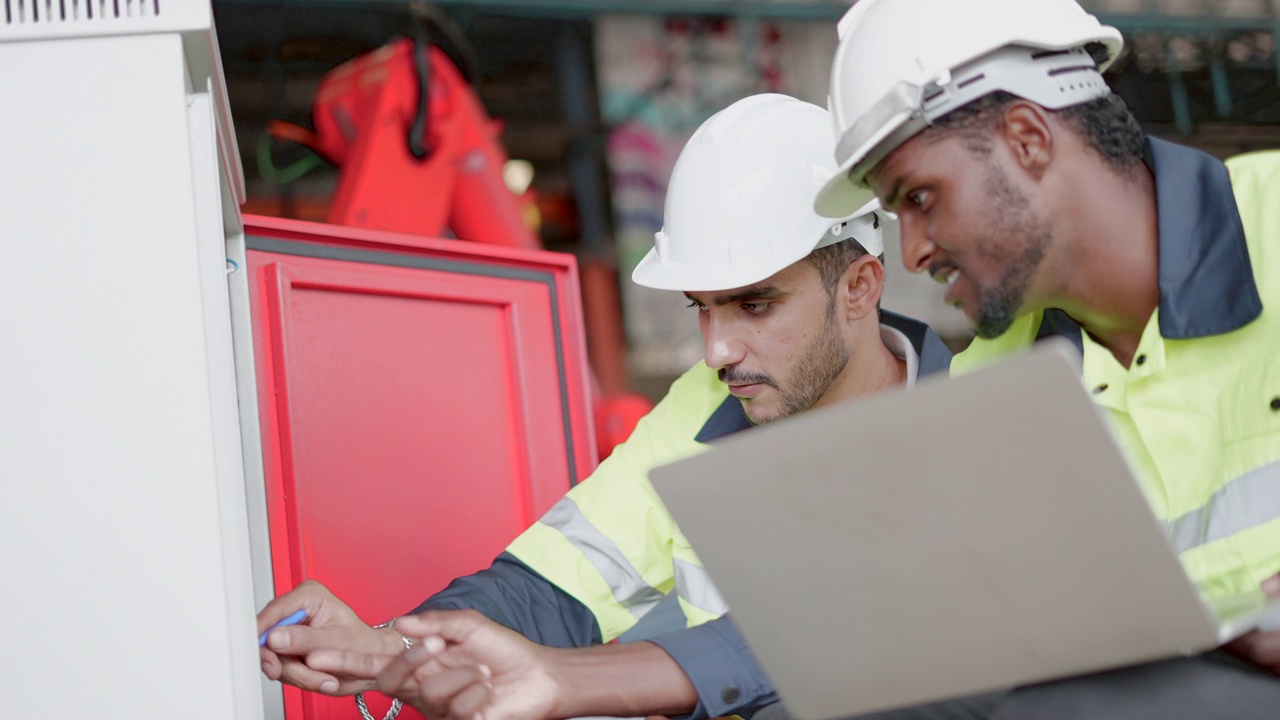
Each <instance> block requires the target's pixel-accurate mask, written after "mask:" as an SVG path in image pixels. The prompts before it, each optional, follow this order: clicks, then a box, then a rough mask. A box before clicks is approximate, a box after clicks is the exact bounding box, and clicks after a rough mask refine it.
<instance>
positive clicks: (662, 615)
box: [618, 398, 736, 643]
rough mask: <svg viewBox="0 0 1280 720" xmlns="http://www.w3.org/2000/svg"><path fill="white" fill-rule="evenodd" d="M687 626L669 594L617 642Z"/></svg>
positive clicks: (676, 601) (657, 634)
mask: <svg viewBox="0 0 1280 720" xmlns="http://www.w3.org/2000/svg"><path fill="white" fill-rule="evenodd" d="M735 400H736V398H735ZM688 625H689V620H688V618H686V617H685V616H684V608H682V607H680V601H679V600H678V599H677V598H676V594H675V593H669V594H667V596H666V597H664V598H662V602H660V603H658V604H657V605H656V606H654V608H653V610H650V611H649V614H648V615H645V616H644V617H643V618H641V619H640V620H637V621H636V624H635V625H632V626H631V629H630V630H628V631H626V632H624V633H622V634H621V635H619V636H618V642H624V643H628V642H638V641H640V640H652V639H653V638H656V637H661V636H663V635H666V634H667V633H673V632H676V631H677V630H683V629H685V628H686V627H688Z"/></svg>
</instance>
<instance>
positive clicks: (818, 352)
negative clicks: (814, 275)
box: [720, 295, 850, 425]
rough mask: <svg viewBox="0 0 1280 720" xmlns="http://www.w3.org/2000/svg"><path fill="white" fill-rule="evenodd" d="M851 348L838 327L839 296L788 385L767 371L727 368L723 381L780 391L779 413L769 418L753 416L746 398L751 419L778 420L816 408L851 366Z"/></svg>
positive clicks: (722, 373)
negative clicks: (756, 384)
mask: <svg viewBox="0 0 1280 720" xmlns="http://www.w3.org/2000/svg"><path fill="white" fill-rule="evenodd" d="M849 356H850V351H849V347H848V345H847V344H846V343H845V341H844V338H843V337H841V336H840V333H839V332H838V330H837V329H836V315H835V296H834V295H833V296H832V297H831V300H830V302H828V304H827V316H826V319H825V320H824V322H823V324H822V332H821V334H819V336H818V337H816V338H814V340H813V342H811V343H810V344H809V346H808V347H807V348H805V350H804V354H803V355H801V356H800V359H799V360H798V361H797V362H796V368H795V370H794V371H793V372H792V373H791V377H790V378H789V379H788V382H787V383H786V386H785V387H784V386H781V385H779V384H778V383H777V381H775V380H774V379H773V378H772V377H770V376H768V375H764V374H751V375H748V374H734V373H733V372H732V371H729V370H728V369H727V368H726V369H721V370H720V379H721V380H722V381H726V382H727V381H732V382H734V383H735V384H737V383H762V384H765V385H769V386H771V387H773V388H774V389H775V390H777V391H778V395H779V396H780V397H779V408H778V412H777V413H776V414H774V415H772V416H769V417H763V418H753V417H751V415H750V414H749V413H748V412H747V406H748V403H750V402H751V401H750V400H749V399H748V400H743V402H742V406H743V407H742V412H743V415H745V416H746V418H747V422H749V423H751V424H752V425H760V424H763V423H767V422H773V421H774V420H781V419H782V418H785V417H790V416H791V415H795V414H796V413H800V412H804V411H805V410H808V409H809V408H811V407H813V406H814V404H816V403H817V402H818V401H819V400H821V399H822V396H823V395H826V394H827V390H829V389H831V385H832V384H833V383H834V382H835V381H836V379H837V378H839V377H840V374H841V373H843V372H844V369H845V367H847V366H848V365H849Z"/></svg>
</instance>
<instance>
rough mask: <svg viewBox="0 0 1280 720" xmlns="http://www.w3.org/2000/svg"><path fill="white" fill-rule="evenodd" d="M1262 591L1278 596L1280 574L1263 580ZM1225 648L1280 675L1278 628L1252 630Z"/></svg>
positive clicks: (1270, 596) (1270, 595)
mask: <svg viewBox="0 0 1280 720" xmlns="http://www.w3.org/2000/svg"><path fill="white" fill-rule="evenodd" d="M1262 591H1263V592H1265V593H1266V594H1267V597H1269V598H1275V597H1280V575H1273V576H1271V577H1269V578H1267V579H1266V580H1263V581H1262ZM1226 648H1227V650H1230V651H1231V652H1233V653H1235V654H1236V655H1238V656H1240V657H1241V658H1243V659H1245V660H1248V661H1249V662H1251V663H1253V664H1254V665H1257V666H1259V667H1262V668H1264V669H1266V670H1270V671H1271V672H1273V673H1275V674H1277V675H1280V630H1254V631H1253V632H1251V633H1247V634H1245V635H1241V636H1240V637H1238V638H1236V639H1235V640H1232V641H1231V642H1229V643H1227V644H1226Z"/></svg>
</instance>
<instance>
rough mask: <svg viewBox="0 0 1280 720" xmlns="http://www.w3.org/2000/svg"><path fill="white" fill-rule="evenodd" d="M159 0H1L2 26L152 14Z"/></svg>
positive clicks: (120, 18)
mask: <svg viewBox="0 0 1280 720" xmlns="http://www.w3.org/2000/svg"><path fill="white" fill-rule="evenodd" d="M159 14H160V0H4V22H5V24H6V25H35V24H45V23H52V22H56V23H64V22H77V21H81V20H122V19H129V18H144V17H155V16H157V15H159Z"/></svg>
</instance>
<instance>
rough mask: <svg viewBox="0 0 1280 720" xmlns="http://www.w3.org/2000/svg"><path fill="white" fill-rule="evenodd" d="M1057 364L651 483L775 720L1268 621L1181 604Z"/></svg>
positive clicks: (1017, 364)
mask: <svg viewBox="0 0 1280 720" xmlns="http://www.w3.org/2000/svg"><path fill="white" fill-rule="evenodd" d="M1074 355H1075V351H1074V350H1072V349H1069V346H1068V345H1067V344H1066V343H1065V342H1049V343H1041V344H1040V345H1038V346H1037V347H1036V348H1035V349H1034V350H1032V351H1030V352H1028V353H1026V354H1023V355H1021V356H1019V357H1017V358H1015V359H1012V360H1009V361H1006V362H1003V363H1000V364H997V365H995V366H992V367H990V368H987V369H984V370H981V371H978V372H975V373H972V374H969V375H965V376H962V377H959V378H956V379H952V380H942V379H939V380H929V381H922V382H921V383H920V384H919V385H917V387H916V388H915V389H914V390H911V391H906V390H895V391H891V392H886V393H882V394H879V395H876V396H873V397H869V398H866V399H863V400H861V401H858V402H853V403H846V404H843V405H839V406H834V407H830V408H821V409H817V410H813V411H810V412H807V413H805V414H803V415H801V416H798V417H795V418H791V419H788V420H785V421H781V422H778V423H775V424H773V425H770V426H768V427H763V428H758V429H755V430H752V431H749V432H746V433H743V434H740V435H737V436H734V437H732V438H730V439H728V440H726V441H724V442H723V443H720V444H718V446H717V447H716V449H714V450H712V451H710V452H708V453H705V454H702V455H699V456H696V457H692V458H689V459H687V460H683V461H680V462H677V463H674V464H671V465H667V466H664V467H660V468H657V469H655V470H653V472H652V473H651V474H650V478H651V479H652V481H653V485H654V487H655V488H656V489H657V491H658V494H659V495H660V496H661V497H662V499H663V501H664V502H665V503H666V505H667V507H668V508H669V510H670V511H671V513H672V515H673V516H674V517H675V519H676V521H677V522H678V523H679V524H680V527H681V529H682V530H684V531H685V533H686V534H687V536H688V537H689V539H690V541H692V543H693V547H694V548H695V550H696V551H697V552H698V555H699V557H700V558H701V559H702V561H703V562H704V563H705V565H706V567H707V569H708V571H709V572H710V573H711V576H712V579H713V580H714V582H715V583H716V586H717V587H718V589H719V590H720V592H721V594H722V595H723V596H724V597H725V599H726V600H727V601H728V604H729V606H730V607H731V608H732V611H731V612H732V617H733V618H734V621H735V622H736V623H737V625H738V626H739V627H740V628H741V630H742V632H743V634H744V635H745V636H746V638H747V641H748V643H749V644H750V645H751V648H752V650H753V651H754V653H755V654H756V656H757V658H758V659H759V660H760V663H761V665H763V667H764V669H765V671H766V673H768V675H769V677H770V678H771V679H772V680H773V682H774V684H775V686H776V687H777V689H778V691H779V693H780V695H781V696H782V698H783V699H784V701H785V702H786V704H787V707H788V710H789V711H790V712H791V713H792V714H793V715H795V716H796V717H798V718H801V720H827V719H829V718H842V717H848V716H851V715H856V714H859V713H865V712H870V711H874V710H881V709H887V708H892V707H898V706H906V705H913V704H917V703H922V702H927V701H932V700H938V699H943V698H948V697H955V696H959V695H966V694H970V693H975V692H981V691H986V690H991V689H997V688H1002V687H1011V686H1016V685H1021V684H1026V683H1030V682H1035V681H1041V680H1047V679H1052V678H1059V677H1063V676H1068V675H1073V674H1079V673H1083V672H1090V671H1096V670H1102V669H1107V668H1113V667H1119V666H1123V665H1128V664H1132V663H1137V662H1142V661H1146V660H1152V659H1157V658H1162V657H1168V656H1172V655H1177V654H1179V653H1187V652H1193V651H1197V650H1204V649H1208V648H1212V647H1214V646H1216V645H1218V644H1219V643H1220V642H1223V641H1225V640H1227V639H1230V638H1232V637H1235V636H1237V635H1239V634H1241V633H1243V632H1245V631H1247V630H1249V629H1251V628H1253V627H1256V626H1258V625H1259V623H1264V622H1266V623H1269V624H1273V617H1274V615H1275V614H1276V608H1274V607H1270V606H1267V605H1266V602H1265V598H1264V596H1263V594H1262V592H1261V591H1258V592H1257V593H1251V594H1250V595H1249V596H1247V597H1242V598H1229V599H1227V600H1225V601H1220V603H1219V605H1220V606H1221V607H1220V608H1219V609H1216V610H1215V609H1211V608H1210V607H1208V606H1207V605H1205V604H1203V603H1202V602H1201V599H1200V597H1199V594H1198V593H1197V591H1196V589H1195V587H1194V586H1193V585H1192V583H1191V582H1190V581H1189V580H1188V579H1187V577H1186V575H1185V574H1184V573H1183V570H1182V566H1181V565H1180V564H1179V562H1178V559H1177V558H1176V557H1175V555H1174V553H1173V551H1172V550H1171V549H1170V547H1169V545H1168V543H1167V541H1166V539H1165V535H1164V532H1163V530H1162V528H1161V526H1160V523H1159V522H1158V521H1157V520H1156V519H1155V516H1154V515H1153V514H1152V512H1151V510H1150V508H1149V507H1148V505H1147V503H1146V501H1145V500H1144V498H1143V496H1142V493H1141V491H1140V490H1139V488H1138V486H1137V484H1136V483H1135V481H1134V479H1133V477H1132V475H1131V474H1130V471H1129V469H1128V467H1127V465H1126V463H1125V461H1124V459H1123V458H1122V456H1121V454H1120V452H1119V450H1118V449H1117V448H1116V446H1115V445H1114V443H1113V441H1112V439H1111V437H1110V435H1109V434H1108V431H1107V429H1106V427H1105V425H1104V423H1103V421H1102V420H1101V418H1100V417H1099V415H1098V411H1097V410H1096V409H1095V407H1094V405H1093V403H1092V401H1091V400H1090V399H1089V397H1088V396H1087V394H1086V393H1085V391H1084V389H1083V388H1082V386H1081V382H1080V372H1079V365H1078V360H1076V359H1075V358H1074V357H1073V356H1074ZM1224 612H1225V613H1227V616H1224V615H1223V614H1222V613H1224Z"/></svg>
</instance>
